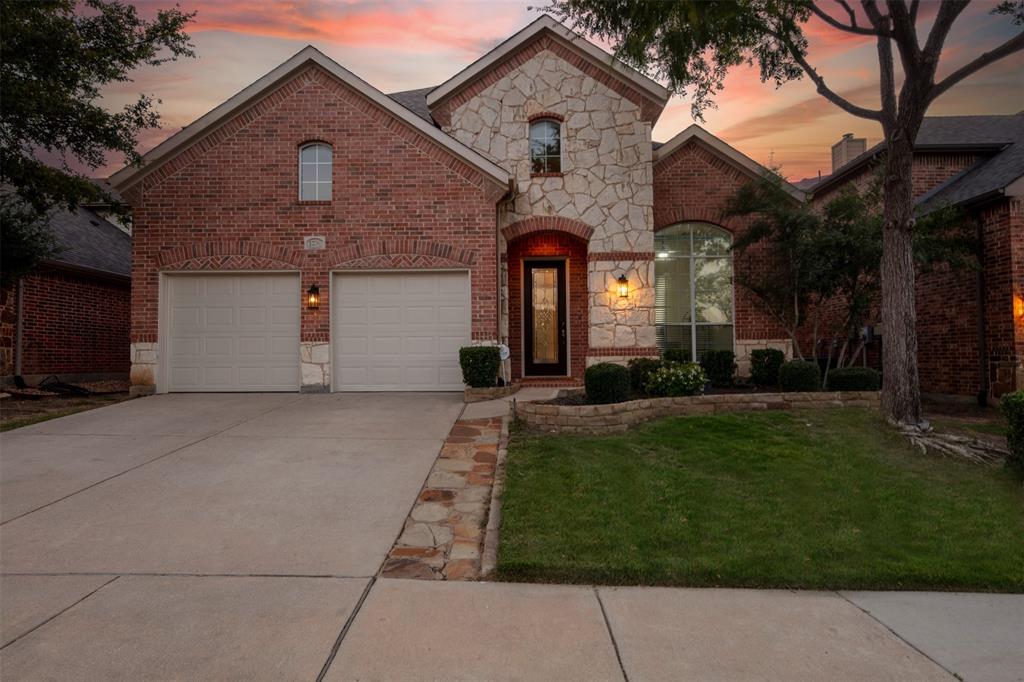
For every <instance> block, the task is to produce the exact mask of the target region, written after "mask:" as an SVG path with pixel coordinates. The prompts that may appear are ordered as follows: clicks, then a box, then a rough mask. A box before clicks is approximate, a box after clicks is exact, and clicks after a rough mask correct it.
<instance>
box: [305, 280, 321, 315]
mask: <svg viewBox="0 0 1024 682" xmlns="http://www.w3.org/2000/svg"><path fill="white" fill-rule="evenodd" d="M306 307H307V308H309V309H310V310H317V309H318V308H319V307H320V287H318V286H317V285H315V284H311V285H310V286H309V291H307V292H306Z"/></svg>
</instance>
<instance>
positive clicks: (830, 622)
mask: <svg viewBox="0 0 1024 682" xmlns="http://www.w3.org/2000/svg"><path fill="white" fill-rule="evenodd" d="M954 674H956V675H959V676H960V677H961V678H962V679H965V680H1021V679H1024V595H987V594H942V593H901V592H890V593H880V592H866V593H836V592H796V591H784V590H732V589H674V588H644V587H635V588H630V587H607V588H606V587H600V588H593V587H585V586H556V585H527V584H502V583H441V582H423V581H412V580H389V579H380V580H378V581H377V582H376V583H375V585H374V586H373V588H372V589H371V591H370V593H369V595H368V597H367V599H366V600H365V602H364V603H363V604H362V607H361V608H360V610H359V612H358V614H357V615H356V616H355V618H354V619H353V621H352V624H351V628H350V629H349V631H348V632H347V634H346V636H345V637H344V639H343V641H342V642H341V646H340V648H339V650H338V653H337V655H336V656H335V658H334V660H333V662H332V664H331V666H330V668H329V670H328V674H327V676H326V678H325V679H327V680H378V679H379V680H385V679H387V680H442V679H446V680H623V679H628V680H631V681H632V682H636V681H637V680H681V679H700V680H708V679H712V680H753V679H788V680H850V679H858V680H865V679H870V680H952V679H954V676H953V675H954Z"/></svg>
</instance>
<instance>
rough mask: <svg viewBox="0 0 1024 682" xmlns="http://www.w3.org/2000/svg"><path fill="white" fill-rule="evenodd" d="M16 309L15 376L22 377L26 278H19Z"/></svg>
mask: <svg viewBox="0 0 1024 682" xmlns="http://www.w3.org/2000/svg"><path fill="white" fill-rule="evenodd" d="M15 296H16V299H15V307H16V308H17V322H16V323H15V331H14V376H16V377H21V334H22V329H23V328H24V327H25V324H24V311H25V278H23V277H19V278H18V284H17V292H16V294H15Z"/></svg>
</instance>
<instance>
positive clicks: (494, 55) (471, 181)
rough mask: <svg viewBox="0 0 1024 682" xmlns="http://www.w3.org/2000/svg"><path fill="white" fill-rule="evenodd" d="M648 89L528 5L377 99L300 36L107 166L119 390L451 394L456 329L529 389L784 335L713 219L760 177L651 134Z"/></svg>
mask: <svg viewBox="0 0 1024 682" xmlns="http://www.w3.org/2000/svg"><path fill="white" fill-rule="evenodd" d="M668 95H669V93H668V91H667V90H666V89H665V88H663V87H662V86H660V85H659V84H657V83H655V82H654V81H652V80H650V79H648V78H647V77H645V76H643V75H642V74H640V73H638V72H636V71H635V70H633V69H631V68H629V67H628V66H626V65H624V64H622V63H621V62H619V61H617V60H616V59H614V58H613V57H611V56H610V55H608V54H607V53H605V52H604V51H602V50H600V49H599V48H598V47H596V46H595V45H593V44H591V43H590V42H588V41H586V40H585V39H583V38H582V37H580V36H578V35H576V34H575V33H573V32H572V31H570V30H569V29H567V28H566V27H564V26H562V25H561V24H559V23H558V22H556V21H554V20H553V19H551V18H550V17H548V16H543V17H541V18H539V19H537V20H536V21H534V22H533V23H531V24H530V25H529V26H527V27H526V28H524V29H523V30H521V31H519V32H518V33H516V34H515V35H513V36H511V37H510V38H509V39H507V40H506V41H504V42H503V43H501V44H500V45H498V46H497V47H495V48H494V49H493V50H491V51H490V52H488V53H487V54H485V55H483V56H482V57H481V58H480V59H478V60H477V61H475V62H473V63H472V64H471V65H469V66H468V67H467V68H465V69H464V70H462V71H461V72H459V73H457V74H455V75H454V76H452V77H451V78H450V79H448V80H447V81H445V82H444V83H441V84H440V85H438V86H436V87H432V88H424V89H420V90H411V91H404V92H399V93H393V94H391V95H386V94H384V93H382V92H380V91H379V90H377V89H375V88H374V87H373V86H371V85H370V84H368V83H366V82H365V81H363V80H361V79H359V78H358V77H357V76H355V75H354V74H352V73H351V72H349V71H347V70H346V69H345V68H343V67H342V66H340V65H339V64H337V63H336V62H334V61H332V60H330V59H329V58H327V57H326V56H324V55H323V54H322V53H320V52H319V51H317V50H316V49H314V48H312V47H307V48H305V49H304V50H302V51H301V52H299V53H298V54H296V55H295V56H294V57H292V58H291V59H289V60H288V61H287V62H285V63H284V64H282V65H281V66H279V67H278V68H276V69H274V70H273V71H271V72H270V73H268V74H267V75H266V76H264V77H263V78H261V79H260V80H258V81H256V82H255V83H253V84H252V85H250V86H249V87H247V88H245V89H244V90H242V91H241V92H239V93H238V94H236V95H235V96H234V97H232V98H230V99H228V100H227V101H226V102H224V103H223V104H222V105H220V106H219V107H217V108H216V109H214V110H212V111H211V112H209V113H208V114H206V115H205V116H203V117H201V118H200V119H198V120H197V121H195V122H194V123H193V124H191V125H189V126H187V127H186V128H185V129H183V130H182V131H180V132H179V133H177V134H175V135H174V136H172V137H170V138H169V139H168V140H166V141H165V142H163V143H162V144H160V145H158V146H157V147H155V148H154V149H153V150H151V151H150V152H149V153H147V154H146V155H145V157H144V164H143V165H141V166H138V167H129V168H125V169H123V170H121V171H119V172H118V173H116V174H115V175H114V176H112V178H111V181H112V183H113V184H114V186H115V187H116V188H117V189H118V190H119V191H120V192H121V194H122V195H123V197H124V199H125V200H126V201H127V202H128V203H129V204H130V205H131V207H132V212H133V220H134V244H133V253H134V257H133V273H132V274H133V289H132V331H131V354H132V370H131V376H132V383H133V391H134V392H135V393H146V392H152V391H159V392H165V391H295V390H301V391H365V390H459V389H461V388H462V380H461V372H460V369H459V367H458V353H457V350H458V348H459V347H460V346H463V345H468V344H505V345H507V346H508V347H509V350H510V359H509V360H508V361H507V362H506V364H505V367H504V372H505V376H506V377H508V378H510V379H513V380H516V381H522V382H524V383H533V384H542V385H563V384H576V383H579V382H580V381H581V379H582V377H583V372H584V369H585V368H586V366H587V365H589V364H592V363H595V362H601V361H612V362H625V361H628V360H629V359H630V358H634V357H644V356H654V355H657V354H658V352H659V349H661V348H665V347H679V348H683V349H685V351H686V352H688V353H689V354H690V356H691V357H699V356H700V354H701V353H702V352H703V351H705V350H707V349H734V350H735V351H736V353H737V356H738V358H739V362H740V372H741V373H743V372H745V371H746V368H747V363H748V357H749V352H750V350H752V349H755V348H763V347H778V348H782V349H788V347H789V343H788V341H787V340H786V336H785V333H784V332H783V330H782V329H780V328H779V327H778V325H777V324H776V323H775V322H774V321H773V320H772V319H770V318H769V317H768V316H767V315H766V314H765V313H763V312H762V311H761V310H760V308H759V306H758V305H757V302H756V301H755V300H754V299H753V297H752V296H751V295H750V294H749V293H748V292H746V291H744V290H742V289H738V288H735V287H734V286H733V275H734V272H735V270H736V269H737V268H756V267H760V265H759V263H758V260H757V251H756V250H753V251H751V252H748V254H746V255H744V257H743V258H742V259H740V258H739V257H737V258H735V259H734V257H733V255H732V254H731V252H730V250H729V246H730V244H731V242H732V239H733V238H734V236H736V235H737V234H739V233H740V232H741V231H742V230H744V229H746V227H747V225H748V222H747V219H737V218H726V217H725V216H724V209H725V206H726V202H727V201H728V199H729V198H730V197H731V196H732V194H733V193H734V192H735V191H736V189H738V188H739V187H740V186H741V185H742V184H745V183H747V182H749V181H751V180H752V179H756V178H759V177H761V176H762V175H763V174H764V172H765V169H764V168H763V167H761V166H760V165H758V164H757V163H756V162H754V161H753V160H751V159H749V158H748V157H746V156H744V155H743V154H742V153H740V152H739V151H737V150H736V149H733V148H732V147H730V146H729V145H727V144H725V143H724V142H723V141H721V140H719V139H718V138H716V137H714V136H713V135H711V134H709V133H708V132H707V131H705V130H703V129H702V128H700V127H698V126H691V127H689V128H687V129H686V130H684V131H683V132H681V133H680V134H679V135H677V136H676V137H675V138H673V139H672V140H670V141H668V142H667V143H665V144H664V145H655V144H652V141H651V129H652V127H653V126H654V124H655V123H656V122H657V120H658V117H659V116H660V114H661V112H662V110H663V108H664V106H665V104H666V101H667V99H668ZM787 191H789V192H790V193H791V194H792V195H793V197H794V200H796V201H803V200H805V198H806V196H805V194H804V192H802V191H801V190H799V189H797V188H796V187H793V186H788V187H787Z"/></svg>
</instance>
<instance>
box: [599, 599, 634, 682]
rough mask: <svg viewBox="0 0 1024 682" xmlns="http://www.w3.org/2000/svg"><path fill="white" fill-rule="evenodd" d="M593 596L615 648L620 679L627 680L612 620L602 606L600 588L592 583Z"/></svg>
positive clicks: (627, 676) (627, 681) (626, 681)
mask: <svg viewBox="0 0 1024 682" xmlns="http://www.w3.org/2000/svg"><path fill="white" fill-rule="evenodd" d="M592 589H593V590H594V597H596V598H597V605H598V606H600V607H601V618H603V619H604V626H605V627H606V628H608V639H610V640H611V641H612V648H613V649H614V650H615V660H617V661H618V662H619V672H621V673H622V679H623V680H625V682H629V674H628V673H627V672H626V666H625V665H624V664H623V663H622V653H621V652H620V651H619V643H618V641H616V639H615V631H614V630H612V622H611V621H610V620H608V612H607V611H606V610H605V608H604V601H603V600H602V599H601V590H599V589H598V588H597V585H594V587H593V588H592Z"/></svg>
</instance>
